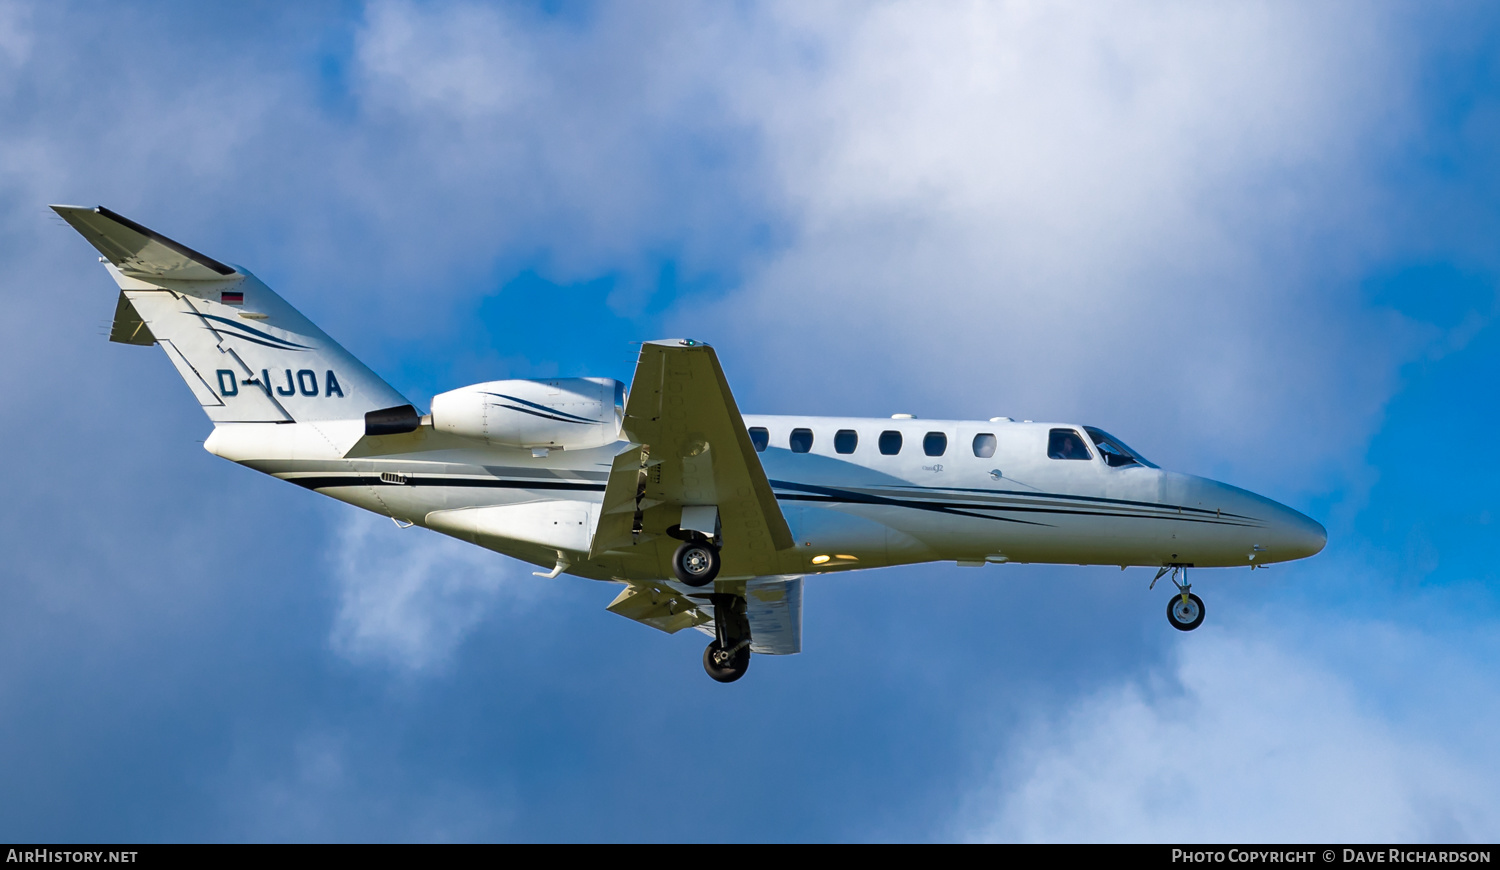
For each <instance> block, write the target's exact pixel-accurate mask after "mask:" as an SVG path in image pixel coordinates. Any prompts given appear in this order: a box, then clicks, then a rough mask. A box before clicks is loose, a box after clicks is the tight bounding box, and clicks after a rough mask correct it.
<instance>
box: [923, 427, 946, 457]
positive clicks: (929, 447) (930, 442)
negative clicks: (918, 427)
mask: <svg viewBox="0 0 1500 870" xmlns="http://www.w3.org/2000/svg"><path fill="white" fill-rule="evenodd" d="M922 452H923V453H926V454H927V455H928V456H942V455H943V454H944V453H947V452H948V436H947V435H944V434H943V433H941V432H928V433H927V434H926V435H924V436H922Z"/></svg>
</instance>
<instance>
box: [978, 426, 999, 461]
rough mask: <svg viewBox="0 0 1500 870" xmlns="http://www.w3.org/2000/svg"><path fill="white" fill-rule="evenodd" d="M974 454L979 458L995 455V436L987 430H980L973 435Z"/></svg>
mask: <svg viewBox="0 0 1500 870" xmlns="http://www.w3.org/2000/svg"><path fill="white" fill-rule="evenodd" d="M974 455H975V456H978V457H979V458H980V459H989V458H990V457H991V456H994V455H995V436H994V435H991V434H990V433H988V432H980V433H979V434H978V435H975V436H974Z"/></svg>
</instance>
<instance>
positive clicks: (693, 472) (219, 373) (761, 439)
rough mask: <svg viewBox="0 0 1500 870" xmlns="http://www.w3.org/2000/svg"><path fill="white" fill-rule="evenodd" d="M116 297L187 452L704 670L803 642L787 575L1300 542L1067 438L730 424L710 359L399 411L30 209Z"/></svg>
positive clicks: (1120, 456)
mask: <svg viewBox="0 0 1500 870" xmlns="http://www.w3.org/2000/svg"><path fill="white" fill-rule="evenodd" d="M53 209H54V210H55V211H56V212H57V213H58V214H59V215H61V216H62V218H63V219H64V220H65V221H67V222H68V223H69V224H71V225H72V226H73V228H74V229H76V230H78V232H79V233H81V234H82V235H83V237H84V238H85V239H87V240H88V241H89V243H90V244H92V245H93V246H94V247H95V248H97V249H98V251H99V253H100V254H102V255H103V256H102V257H100V258H99V259H100V262H102V263H103V264H104V267H105V269H106V270H108V272H109V274H110V276H111V277H113V278H114V280H115V282H116V283H117V284H118V285H119V287H120V296H119V302H118V303H117V305H116V307H115V318H114V325H113V327H112V329H111V331H110V336H109V337H110V340H111V341H117V342H122V343H125V344H137V345H152V344H156V345H159V346H160V347H161V348H162V350H164V351H166V354H167V358H168V359H170V360H171V361H172V365H173V366H175V367H176V369H177V372H178V374H180V375H181V376H182V379H183V380H184V381H186V382H187V385H188V388H189V389H191V390H192V393H193V396H194V398H196V399H197V400H198V403H199V404H200V405H201V406H202V407H203V410H204V412H206V413H207V414H208V417H209V419H210V420H212V421H213V424H214V430H213V434H212V435H210V436H209V438H208V440H207V442H206V443H205V444H204V446H205V447H206V448H207V449H208V451H209V452H210V453H213V454H215V455H217V456H222V457H224V458H225V459H229V460H231V461H233V462H237V463H239V464H241V465H245V466H248V467H249V468H253V469H255V470H256V471H260V472H264V473H266V474H270V475H273V476H275V477H278V478H280V479H282V480H285V481H288V482H291V483H295V484H297V485H298V486H302V487H305V488H307V489H310V490H313V491H315V492H320V493H322V494H324V495H328V496H332V497H333V498H336V499H339V500H341V501H345V502H348V503H350V504H353V505H356V506H358V507H362V508H364V509H365V510H369V511H374V512H375V513H378V514H382V515H384V516H388V517H390V518H392V519H393V520H395V521H396V523H397V524H398V525H400V526H403V527H405V526H411V525H417V526H423V527H425V528H428V529H432V530H434V531H437V532H441V533H443V534H445V535H451V536H453V537H455V538H461V539H463V540H465V541H469V542H471V543H474V544H478V545H479V546H481V547H485V548H487V549H490V550H494V551H496V552H498V553H504V554H505V555H507V556H511V557H514V558H516V559H520V560H523V561H526V562H530V563H532V564H535V565H538V566H541V567H544V568H548V569H549V570H548V571H546V572H545V573H543V572H537V574H538V576H543V577H557V576H558V575H559V574H563V573H567V574H573V575H576V576H579V577H586V578H589V579H592V580H603V581H607V582H610V583H615V584H619V585H620V586H622V587H623V588H622V589H621V591H620V593H619V595H618V596H617V597H616V598H615V599H614V601H613V602H611V603H610V604H609V605H608V607H609V610H611V611H613V612H615V613H617V614H619V615H621V616H624V617H627V618H629V619H633V620H636V621H637V622H642V623H645V624H646V625H649V626H651V627H652V628H656V629H660V630H661V631H665V632H668V633H671V632H676V631H680V630H682V629H684V628H697V629H698V630H700V631H702V632H704V633H705V634H708V635H710V636H712V637H713V641H712V642H711V643H710V644H709V645H708V648H707V649H706V650H705V651H704V654H703V666H704V668H705V669H706V670H707V671H708V674H709V676H711V677H713V678H714V679H715V680H718V681H720V682H726V683H727V682H732V681H734V680H737V679H739V678H740V677H741V676H743V675H744V674H745V671H746V669H747V668H748V667H749V664H750V654H751V653H752V652H756V653H766V654H771V655H785V654H789V653H796V652H799V651H800V650H801V646H802V639H801V634H802V581H803V578H804V577H806V576H807V575H817V574H824V573H829V572H834V571H852V570H855V569H858V568H877V567H881V566H887V565H904V564H911V563H915V562H937V561H948V562H956V563H958V564H959V565H964V566H974V567H979V566H984V565H986V564H994V563H1004V562H1023V563H1024V562H1047V563H1066V564H1078V565H1119V566H1120V567H1121V568H1122V569H1123V568H1125V567H1127V566H1132V565H1136V566H1145V567H1151V568H1156V569H1157V571H1156V576H1155V579H1153V580H1152V581H1151V586H1152V587H1154V586H1155V585H1156V582H1157V580H1160V579H1161V578H1162V577H1163V576H1168V577H1170V579H1171V581H1172V583H1173V584H1174V585H1175V586H1176V587H1177V591H1176V592H1175V593H1174V594H1173V595H1172V597H1171V600H1170V601H1169V602H1168V605H1169V606H1168V608H1167V619H1168V620H1169V621H1170V622H1171V624H1172V626H1173V627H1174V628H1177V629H1179V630H1182V631H1191V630H1193V629H1195V628H1197V627H1198V626H1199V625H1200V624H1201V623H1202V622H1203V614H1204V608H1203V602H1202V600H1201V599H1199V597H1198V596H1197V595H1195V594H1193V593H1192V591H1191V590H1192V587H1191V586H1190V585H1189V583H1188V581H1187V569H1189V568H1195V567H1198V568H1201V567H1233V566H1242V567H1243V566H1248V567H1250V568H1252V569H1253V568H1257V567H1260V566H1262V565H1268V564H1270V563H1273V562H1284V561H1287V560H1290V559H1301V558H1304V557H1307V556H1311V555H1313V554H1315V553H1317V552H1319V551H1320V550H1322V549H1323V545H1324V543H1325V542H1326V540H1327V535H1326V533H1325V532H1324V530H1323V527H1322V526H1321V525H1319V524H1318V523H1316V522H1314V521H1313V520H1311V519H1309V518H1308V517H1306V516H1303V515H1302V514H1300V513H1298V512H1297V511H1294V510H1292V509H1291V508H1288V507H1286V506H1284V505H1281V504H1277V503H1276V502H1274V501H1271V500H1270V499H1267V498H1262V497H1261V496H1258V495H1255V494H1254V493H1250V492H1246V491H1245V490H1242V489H1237V488H1235V487H1233V486H1229V485H1227V484H1223V483H1218V482H1215V481H1212V480H1205V479H1203V478H1200V477H1193V476H1190V475H1186V474H1178V473H1174V472H1171V471H1165V470H1163V469H1161V468H1158V467H1157V466H1156V465H1153V464H1152V463H1150V462H1148V461H1147V460H1146V459H1145V457H1143V456H1141V454H1139V453H1137V452H1136V451H1134V450H1132V449H1131V448H1130V447H1128V446H1126V444H1125V443H1124V442H1123V441H1121V440H1120V439H1118V438H1115V437H1114V436H1112V435H1110V434H1109V433H1107V432H1104V431H1102V430H1100V429H1097V428H1094V427H1092V426H1079V425H1074V424H1072V423H1034V422H1032V421H1029V420H1026V421H1022V422H1015V421H1013V420H1011V419H1010V418H1008V417H992V418H990V419H989V420H985V421H978V422H976V421H967V420H918V419H916V418H915V417H912V416H911V415H909V414H897V415H895V416H893V417H891V418H889V419H886V418H856V417H770V416H742V415H741V414H740V410H739V407H738V406H737V405H736V404H735V400H734V396H733V395H732V394H731V393H730V390H729V383H728V381H727V380H726V379H725V377H724V371H723V369H722V368H720V366H719V360H718V357H717V356H716V355H715V353H714V351H713V348H711V347H709V346H708V345H706V344H703V343H702V342H698V341H693V340H690V339H680V340H678V339H674V340H668V341H649V342H646V343H645V344H643V345H642V347H641V353H640V359H639V361H638V363H637V365H636V370H635V379H634V381H633V382H632V383H631V385H630V389H629V391H628V393H627V391H626V388H625V385H624V384H622V383H620V382H618V381H614V380H609V379H605V378H553V379H547V380H507V381H490V382H486V383H482V384H474V385H472V386H467V387H463V388H461V389H457V390H453V391H451V392H447V393H443V394H441V395H438V396H435V397H433V399H432V407H431V408H430V411H429V413H427V414H423V413H421V412H420V411H419V410H418V409H417V408H415V407H414V406H413V405H412V403H411V402H408V401H407V400H406V399H405V398H404V397H402V396H401V394H400V393H397V392H396V390H394V389H393V388H392V387H391V386H390V385H389V384H387V383H386V382H385V381H383V380H381V379H380V378H379V377H378V376H377V375H376V374H375V373H374V372H372V371H370V369H368V368H366V367H365V366H364V364H363V363H361V362H360V361H359V360H357V359H355V358H354V357H353V356H351V355H350V354H349V353H348V351H346V350H344V348H342V347H340V346H339V344H338V343H337V342H335V341H334V340H333V339H331V338H329V337H328V336H327V335H326V334H324V333H323V331H322V330H321V329H319V328H318V327H316V326H314V325H313V324H312V323H311V322H309V321H308V320H307V318H305V317H303V316H302V315H301V314H300V313H298V311H297V310H296V309H294V308H292V307H291V306H290V305H288V304H287V303H286V302H285V301H283V300H282V298H281V297H280V296H278V295H276V294H275V293H273V292H272V291H271V290H270V288H268V287H267V286H266V285H265V284H262V283H261V282H260V281H259V280H258V279H257V278H256V277H255V276H254V275H252V274H250V273H249V272H248V271H246V270H245V269H241V268H238V267H235V266H229V265H226V264H224V263H221V262H219V261H218V260H214V259H212V258H210V257H207V256H204V255H203V254H200V253H198V252H197V251H194V250H192V249H191V248H188V247H186V246H184V245H181V244H179V243H177V242H174V241H172V240H171V239H168V238H166V237H165V236H162V235H160V234H158V233H155V232H152V231H151V230H149V229H147V228H145V227H143V226H141V225H140V224H137V223H135V222H134V221H131V220H129V219H127V218H124V217H122V216H120V215H118V214H115V213H114V212H112V211H110V210H109V209H106V208H103V207H99V208H86V207H79V206H63V205H58V206H53Z"/></svg>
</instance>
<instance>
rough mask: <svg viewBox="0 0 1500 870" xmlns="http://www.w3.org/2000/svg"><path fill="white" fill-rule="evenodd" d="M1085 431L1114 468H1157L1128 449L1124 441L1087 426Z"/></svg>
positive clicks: (1084, 428) (1105, 459)
mask: <svg viewBox="0 0 1500 870" xmlns="http://www.w3.org/2000/svg"><path fill="white" fill-rule="evenodd" d="M1083 431H1085V432H1087V433H1089V437H1090V438H1092V439H1093V440H1094V446H1095V447H1098V448H1099V454H1100V455H1101V456H1103V457H1104V461H1105V462H1107V463H1109V465H1110V466H1111V467H1113V468H1123V467H1125V466H1127V465H1144V466H1146V467H1147V468H1155V467H1156V466H1155V465H1152V464H1151V463H1150V462H1148V461H1146V460H1145V459H1144V458H1142V457H1141V455H1140V454H1139V453H1136V452H1135V451H1134V450H1131V449H1130V448H1129V447H1126V446H1125V442H1124V441H1121V440H1120V439H1118V438H1116V437H1115V436H1113V435H1111V434H1109V433H1108V432H1106V431H1104V430H1103V429H1095V428H1094V427H1093V426H1085V427H1083Z"/></svg>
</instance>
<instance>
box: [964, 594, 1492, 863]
mask: <svg viewBox="0 0 1500 870" xmlns="http://www.w3.org/2000/svg"><path fill="white" fill-rule="evenodd" d="M1295 622H1296V624H1295V625H1285V624H1284V625H1283V626H1282V628H1281V630H1273V631H1268V630H1267V629H1266V627H1265V626H1260V627H1257V628H1255V629H1250V628H1248V627H1245V626H1240V627H1238V628H1231V629H1214V628H1212V627H1205V628H1204V629H1200V630H1199V631H1198V632H1195V633H1194V634H1193V635H1191V636H1189V637H1187V638H1184V640H1183V642H1182V643H1181V645H1180V646H1179V648H1178V650H1177V661H1176V664H1175V666H1174V667H1173V669H1172V670H1171V672H1170V673H1165V674H1158V675H1156V676H1155V677H1153V678H1151V679H1148V680H1132V681H1129V682H1126V683H1124V684H1121V685H1117V686H1115V687H1112V688H1110V689H1108V690H1106V691H1103V692H1100V693H1098V694H1096V695H1094V696H1092V697H1088V698H1085V699H1081V700H1079V701H1078V702H1076V703H1075V704H1073V705H1072V706H1071V707H1070V709H1068V710H1067V711H1066V713H1065V714H1063V715H1061V716H1058V717H1055V718H1049V719H1047V720H1046V721H1044V722H1041V723H1038V724H1037V725H1036V726H1035V727H1034V728H1032V729H1031V731H1030V733H1027V734H1022V735H1020V736H1018V737H1017V738H1016V740H1015V742H1014V743H1013V744H1012V746H1011V748H1010V750H1009V751H1008V752H1007V755H1006V759H1005V762H1004V763H1003V764H1002V765H1001V767H1000V771H999V773H998V774H997V775H996V776H995V780H994V782H992V783H991V784H989V785H987V786H986V787H984V788H983V789H981V790H980V792H979V793H978V794H976V795H975V796H974V797H973V799H972V800H971V803H970V806H969V818H968V819H967V820H966V825H967V827H966V829H965V830H964V831H962V835H963V836H966V837H969V838H973V839H982V840H1022V841H1075V840H1087V841H1170V842H1234V841H1240V842H1262V841H1281V842H1339V841H1344V842H1421V841H1455V842H1456V841H1480V842H1483V841H1493V840H1494V838H1495V836H1496V834H1497V832H1500V787H1497V785H1496V783H1497V782H1500V753H1497V751H1496V749H1495V746H1494V741H1493V740H1492V739H1491V737H1490V735H1489V734H1488V733H1487V729H1485V730H1476V729H1475V728H1474V727H1473V726H1474V725H1475V723H1476V722H1481V721H1489V720H1490V718H1492V716H1493V714H1494V713H1495V712H1496V711H1497V709H1500V681H1497V680H1496V678H1495V676H1494V674H1493V673H1492V672H1490V669H1489V668H1487V667H1485V666H1484V665H1483V662H1484V661H1486V660H1490V659H1489V658H1488V656H1489V654H1490V653H1492V652H1493V650H1489V651H1488V652H1483V653H1481V650H1485V649H1487V648H1488V647H1491V646H1493V641H1492V640H1490V641H1489V642H1482V641H1478V640H1476V636H1475V635H1473V634H1468V635H1465V634H1463V633H1461V632H1450V633H1447V634H1445V635H1440V636H1435V635H1428V634H1423V633H1421V632H1415V631H1412V630H1409V629H1401V628H1397V627H1394V626H1391V625H1383V624H1361V625H1352V626H1344V627H1342V628H1336V629H1335V630H1333V632H1332V634H1331V635H1330V636H1324V637H1321V638H1320V637H1319V633H1320V632H1326V631H1327V630H1328V627H1327V626H1326V625H1318V624H1314V623H1311V622H1306V623H1304V622H1302V621H1300V620H1297V621H1295Z"/></svg>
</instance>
